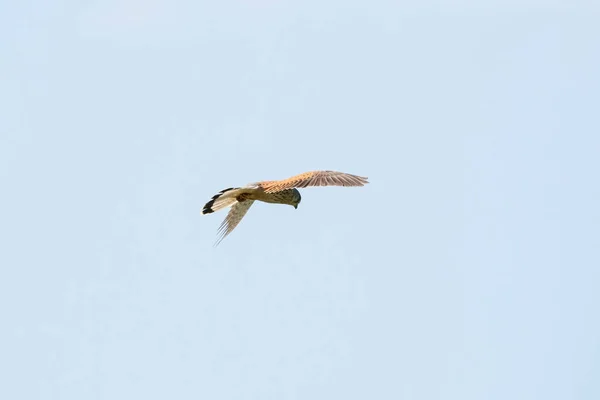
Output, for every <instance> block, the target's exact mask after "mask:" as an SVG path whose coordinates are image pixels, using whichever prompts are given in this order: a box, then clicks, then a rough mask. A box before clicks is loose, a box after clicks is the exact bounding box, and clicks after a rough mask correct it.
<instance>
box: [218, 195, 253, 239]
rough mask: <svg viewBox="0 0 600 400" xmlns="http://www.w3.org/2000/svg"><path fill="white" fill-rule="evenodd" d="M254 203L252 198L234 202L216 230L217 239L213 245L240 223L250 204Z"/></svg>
mask: <svg viewBox="0 0 600 400" xmlns="http://www.w3.org/2000/svg"><path fill="white" fill-rule="evenodd" d="M252 203H254V200H245V201H241V202H236V203H235V204H234V205H233V206H232V207H231V209H230V210H229V212H228V213H227V217H225V219H224V220H223V222H222V223H221V226H220V227H219V231H218V232H217V241H216V243H215V246H216V245H218V244H219V243H221V241H222V240H223V239H225V237H226V236H227V235H229V234H230V233H231V231H233V230H234V229H235V227H236V226H237V225H238V224H239V223H240V221H241V220H242V218H244V215H246V213H247V212H248V209H249V208H250V206H251V205H252Z"/></svg>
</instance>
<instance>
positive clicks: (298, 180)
mask: <svg viewBox="0 0 600 400" xmlns="http://www.w3.org/2000/svg"><path fill="white" fill-rule="evenodd" d="M366 183H369V182H368V181H367V178H364V177H362V176H356V175H351V174H345V173H343V172H336V171H312V172H305V173H303V174H300V175H296V176H292V177H291V178H288V179H284V180H281V181H262V182H257V183H251V184H248V185H246V186H242V187H237V188H227V189H223V190H221V191H220V192H219V193H217V194H216V195H214V196H213V197H212V199H210V201H209V202H208V203H206V204H205V205H204V208H203V209H202V214H210V213H213V212H215V211H219V210H221V209H223V208H227V207H229V206H231V210H229V213H228V214H227V217H225V220H224V221H223V223H222V224H221V226H220V227H219V231H218V233H217V242H216V243H215V246H216V245H218V244H219V243H220V242H221V241H222V240H223V239H225V237H226V236H227V235H229V234H230V233H231V231H233V230H234V229H235V227H236V226H237V225H238V224H239V223H240V221H241V220H242V218H244V215H246V212H248V209H249V208H250V206H251V205H252V203H254V201H255V200H258V201H264V202H265V203H277V204H289V205H291V206H294V208H298V204H300V200H301V196H300V192H299V191H298V190H297V189H296V188H304V187H308V186H363V185H365V184H366Z"/></svg>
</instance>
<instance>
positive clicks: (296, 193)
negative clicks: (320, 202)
mask: <svg viewBox="0 0 600 400" xmlns="http://www.w3.org/2000/svg"><path fill="white" fill-rule="evenodd" d="M301 201H302V196H300V192H299V191H298V189H293V192H292V205H293V206H294V208H295V209H297V208H298V204H300V202H301Z"/></svg>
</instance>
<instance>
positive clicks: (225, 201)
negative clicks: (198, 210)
mask: <svg viewBox="0 0 600 400" xmlns="http://www.w3.org/2000/svg"><path fill="white" fill-rule="evenodd" d="M236 189H239V188H227V189H223V190H221V191H220V192H219V193H217V194H215V195H214V196H213V197H212V199H210V201H209V202H208V203H206V204H205V205H204V208H203V209H202V214H210V213H214V212H215V211H219V210H221V209H223V208H227V207H229V206H232V205H233V204H235V202H236V201H237V200H236V198H235V197H236V195H237V193H235V192H236Z"/></svg>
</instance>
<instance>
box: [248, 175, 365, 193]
mask: <svg viewBox="0 0 600 400" xmlns="http://www.w3.org/2000/svg"><path fill="white" fill-rule="evenodd" d="M367 183H369V182H368V181H367V178H365V177H362V176H357V175H352V174H346V173H343V172H337V171H311V172H305V173H303V174H300V175H296V176H292V177H291V178H288V179H284V180H281V181H264V182H259V183H258V185H259V186H260V187H261V188H263V189H264V191H265V192H266V193H274V192H279V191H282V190H286V189H291V188H304V187H307V186H364V185H365V184H367Z"/></svg>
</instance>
